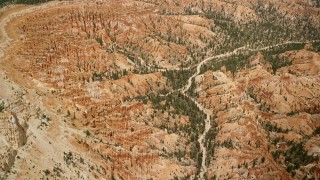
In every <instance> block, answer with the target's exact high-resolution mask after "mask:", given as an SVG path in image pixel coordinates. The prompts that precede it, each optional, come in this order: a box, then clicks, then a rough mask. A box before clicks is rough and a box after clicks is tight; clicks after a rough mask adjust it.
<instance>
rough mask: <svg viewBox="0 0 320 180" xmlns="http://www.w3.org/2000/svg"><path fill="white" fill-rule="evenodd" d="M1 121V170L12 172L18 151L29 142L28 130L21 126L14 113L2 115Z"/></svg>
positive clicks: (0, 114)
mask: <svg viewBox="0 0 320 180" xmlns="http://www.w3.org/2000/svg"><path fill="white" fill-rule="evenodd" d="M0 121H1V133H0V137H1V154H0V157H1V158H0V159H1V162H0V164H1V169H2V171H6V172H8V171H10V168H11V166H12V165H13V163H14V160H15V158H16V155H17V150H18V148H20V147H21V146H23V145H25V143H26V141H27V137H26V130H25V129H24V128H23V127H22V126H21V125H20V123H19V120H18V118H17V116H16V115H15V114H14V113H9V112H7V111H4V112H2V113H0Z"/></svg>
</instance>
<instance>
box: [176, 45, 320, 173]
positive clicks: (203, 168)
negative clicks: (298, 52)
mask: <svg viewBox="0 0 320 180" xmlns="http://www.w3.org/2000/svg"><path fill="white" fill-rule="evenodd" d="M319 41H320V40H313V41H306V42H298V41H287V42H284V43H279V44H275V45H270V46H266V47H262V48H258V49H250V48H246V46H242V47H239V48H237V49H235V50H233V51H231V52H227V53H224V54H219V55H216V56H212V57H209V58H206V59H204V60H203V61H201V62H200V63H199V64H198V65H197V71H196V72H195V73H194V74H193V75H192V76H191V77H190V78H189V79H188V84H187V85H186V86H185V87H184V88H182V89H180V91H181V92H182V93H183V94H184V95H185V96H187V97H188V98H190V99H191V100H192V101H193V102H194V103H195V104H196V105H197V107H198V108H199V109H200V110H201V111H203V112H204V113H205V114H206V116H207V118H206V119H205V120H204V121H205V130H204V131H203V133H202V134H201V136H199V139H198V142H199V143H200V149H201V151H202V162H201V169H200V178H201V179H203V178H204V174H205V173H206V172H207V166H206V163H205V162H206V159H207V150H206V148H205V145H204V138H205V135H206V134H207V133H208V131H209V130H210V128H211V124H210V117H211V115H212V112H211V111H210V110H209V109H205V108H204V107H203V106H202V105H201V104H200V103H199V102H197V101H196V100H195V99H194V98H192V97H190V96H189V95H188V94H187V93H186V92H187V91H188V89H189V88H190V87H191V84H192V79H193V78H195V77H196V76H197V75H199V73H200V70H201V66H202V65H204V64H205V63H207V62H208V61H210V60H213V59H217V58H223V57H228V56H231V55H234V54H237V53H238V51H239V50H247V51H249V52H254V51H262V50H268V49H271V48H274V47H279V46H282V45H287V44H300V43H314V42H319ZM238 54H239V53H238Z"/></svg>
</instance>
